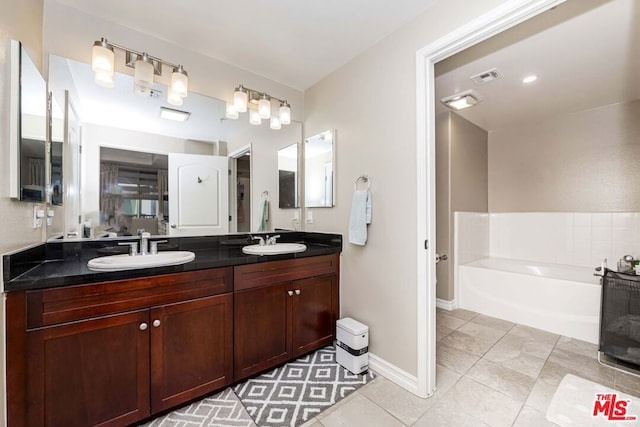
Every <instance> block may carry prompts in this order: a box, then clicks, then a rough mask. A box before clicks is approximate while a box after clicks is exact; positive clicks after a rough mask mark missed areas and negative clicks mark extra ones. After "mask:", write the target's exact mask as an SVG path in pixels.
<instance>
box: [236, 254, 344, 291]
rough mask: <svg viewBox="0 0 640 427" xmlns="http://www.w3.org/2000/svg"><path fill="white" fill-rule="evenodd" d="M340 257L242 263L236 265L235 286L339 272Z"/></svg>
mask: <svg viewBox="0 0 640 427" xmlns="http://www.w3.org/2000/svg"><path fill="white" fill-rule="evenodd" d="M339 259H340V258H339V256H338V255H337V254H333V255H322V256H316V257H309V258H296V259H287V260H282V261H270V262H261V263H257V264H248V265H242V266H239V267H235V270H234V273H233V277H234V279H233V280H234V283H233V288H234V290H236V291H240V290H244V289H251V288H258V287H260V286H266V285H271V284H274V283H282V282H287V281H290V280H298V279H304V278H307V277H314V276H321V275H324V274H331V273H336V274H337V273H338V267H339V265H338V264H339Z"/></svg>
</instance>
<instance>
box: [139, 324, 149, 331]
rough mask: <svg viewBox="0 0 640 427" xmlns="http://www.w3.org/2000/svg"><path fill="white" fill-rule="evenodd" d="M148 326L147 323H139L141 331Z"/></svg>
mask: <svg viewBox="0 0 640 427" xmlns="http://www.w3.org/2000/svg"><path fill="white" fill-rule="evenodd" d="M148 327H149V325H147V324H146V323H140V330H141V331H146V330H147V328H148Z"/></svg>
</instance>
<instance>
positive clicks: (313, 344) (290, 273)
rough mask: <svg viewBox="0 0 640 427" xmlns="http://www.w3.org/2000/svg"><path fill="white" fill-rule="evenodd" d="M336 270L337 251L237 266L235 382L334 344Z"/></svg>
mask: <svg viewBox="0 0 640 427" xmlns="http://www.w3.org/2000/svg"><path fill="white" fill-rule="evenodd" d="M337 274H338V257H337V255H335V256H334V255H328V256H321V257H315V258H302V259H295V260H286V261H274V262H267V263H261V264H252V265H247V266H242V267H236V269H235V274H234V287H235V289H236V292H235V297H234V378H235V380H238V379H242V378H246V377H248V376H250V375H253V374H256V373H259V372H262V371H264V370H266V369H269V368H271V367H274V366H277V365H279V364H281V363H283V362H286V361H288V360H290V359H293V358H295V357H298V356H300V355H302V354H305V353H308V352H310V351H313V350H315V349H317V348H320V347H322V346H325V345H328V344H331V343H332V342H333V340H334V338H335V321H336V319H337V315H338V280H337Z"/></svg>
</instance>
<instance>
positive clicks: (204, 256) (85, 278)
mask: <svg viewBox="0 0 640 427" xmlns="http://www.w3.org/2000/svg"><path fill="white" fill-rule="evenodd" d="M264 234H270V235H273V234H275V233H256V234H254V235H264ZM277 234H280V235H281V237H280V239H278V241H279V242H289V243H291V242H300V243H304V244H305V245H306V246H307V250H306V251H304V252H299V253H293V254H282V255H268V256H266V255H265V256H256V255H246V254H244V253H243V252H242V247H243V246H245V245H247V244H250V243H249V235H248V234H244V235H242V234H238V235H226V236H205V237H175V238H167V237H158V238H155V237H154V238H152V239H151V240H168V242H167V243H165V244H159V245H158V248H159V250H160V251H162V250H184V251H191V252H193V253H195V255H196V257H195V259H194V260H193V261H191V262H188V263H186V264H181V265H173V266H166V267H154V268H144V269H134V270H121V271H111V272H98V271H92V270H89V268H88V267H87V262H88V261H89V260H90V259H93V258H96V257H98V256H105V255H113V254H117V253H126V249H127V247H126V246H118V243H119V242H125V241H135V240H138V239H135V238H122V239H96V240H77V241H68V240H67V241H51V242H47V243H43V244H40V245H36V246H32V247H30V248H27V249H25V250H22V251H16V252H13V253H11V254H7V255H4V257H3V266H4V268H3V279H4V290H5V291H6V292H10V291H17V290H29V289H42V288H50V287H59V286H68V285H76V284H82V283H96V282H104V281H111V280H120V279H131V278H136V277H145V276H155V275H158V274H168V273H179V272H183V271H194V270H204V269H208V268H216V267H227V266H234V265H242V264H252V263H258V262H267V261H275V260H282V259H292V258H303V257H311V256H318V255H328V254H335V253H340V252H341V251H342V236H341V235H339V234H328V233H305V232H280V231H278V232H277Z"/></svg>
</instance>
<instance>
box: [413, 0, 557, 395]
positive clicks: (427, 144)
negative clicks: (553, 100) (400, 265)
mask: <svg viewBox="0 0 640 427" xmlns="http://www.w3.org/2000/svg"><path fill="white" fill-rule="evenodd" d="M564 1H565V0H507V1H505V2H503V3H502V4H500V5H498V6H496V7H495V8H493V9H492V10H490V11H489V12H487V13H485V14H484V15H481V16H479V17H478V18H476V19H474V20H473V21H471V22H469V23H467V24H465V25H463V26H461V27H459V28H457V29H455V30H454V31H452V32H450V33H448V34H446V35H445V36H443V37H441V38H439V39H438V40H436V41H435V42H433V43H431V44H429V45H427V46H425V47H423V48H421V49H419V50H418V51H417V52H416V154H417V155H416V159H417V198H416V200H417V218H418V222H417V233H416V237H417V239H416V252H417V254H418V256H417V261H418V262H417V270H418V271H417V298H416V299H417V303H418V307H417V314H418V316H417V317H418V320H417V321H418V325H417V332H418V336H417V344H418V355H417V356H418V366H417V374H418V375H417V390H416V391H417V393H416V394H417V395H418V396H420V397H429V396H431V395H432V394H433V393H434V391H435V388H436V304H435V302H436V269H435V249H436V240H435V237H436V236H435V230H436V223H435V209H436V200H435V181H436V173H435V94H434V87H435V85H434V80H435V71H434V65H435V63H436V62H438V61H441V60H443V59H445V58H448V57H450V56H452V55H454V54H456V53H458V52H460V51H462V50H464V49H467V48H468V47H471V46H473V45H475V44H477V43H479V42H481V41H483V40H486V39H488V38H490V37H492V36H494V35H496V34H498V33H501V32H502V31H505V30H507V29H509V28H511V27H513V26H514V25H517V24H519V23H521V22H523V21H526V20H527V19H530V18H532V17H534V16H536V15H538V14H540V13H542V12H544V11H546V10H549V9H551V8H552V7H554V6H557V5H558V4H561V3H563V2H564ZM426 242H428V245H427V244H426ZM425 251H426V254H425ZM425 255H426V256H425Z"/></svg>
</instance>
